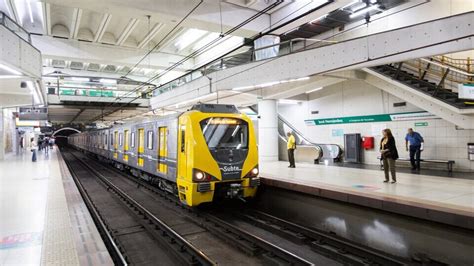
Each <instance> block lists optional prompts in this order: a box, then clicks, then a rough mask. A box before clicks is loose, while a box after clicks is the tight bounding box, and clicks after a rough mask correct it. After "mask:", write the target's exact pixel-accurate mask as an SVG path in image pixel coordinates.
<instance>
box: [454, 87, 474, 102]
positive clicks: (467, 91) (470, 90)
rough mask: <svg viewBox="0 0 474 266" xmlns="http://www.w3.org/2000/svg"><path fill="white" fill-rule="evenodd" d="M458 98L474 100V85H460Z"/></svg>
mask: <svg viewBox="0 0 474 266" xmlns="http://www.w3.org/2000/svg"><path fill="white" fill-rule="evenodd" d="M458 98H459V99H469V100H474V84H459V85H458Z"/></svg>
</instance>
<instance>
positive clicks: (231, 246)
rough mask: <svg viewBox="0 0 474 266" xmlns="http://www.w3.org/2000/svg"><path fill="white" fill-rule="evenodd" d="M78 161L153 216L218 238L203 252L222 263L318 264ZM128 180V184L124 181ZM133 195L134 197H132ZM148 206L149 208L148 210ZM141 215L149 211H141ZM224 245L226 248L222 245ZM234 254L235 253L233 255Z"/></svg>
mask: <svg viewBox="0 0 474 266" xmlns="http://www.w3.org/2000/svg"><path fill="white" fill-rule="evenodd" d="M74 160H77V161H79V162H81V164H82V165H84V166H85V167H87V168H89V171H91V172H93V173H94V176H95V177H96V178H99V179H101V180H103V179H105V180H107V181H105V182H108V186H110V187H111V188H112V187H116V188H118V189H120V190H122V191H127V193H128V194H130V195H128V196H129V197H131V198H132V197H133V198H134V201H135V202H137V203H138V201H140V203H142V202H143V205H142V208H144V209H148V212H149V213H151V214H155V215H157V216H158V215H163V216H168V217H167V220H168V221H169V222H170V223H178V224H179V225H182V224H184V223H185V222H184V221H183V219H184V220H186V221H187V222H188V223H189V224H187V226H185V227H188V228H192V227H193V225H194V227H196V226H199V227H200V228H201V230H205V231H206V232H207V234H208V235H212V237H213V238H214V239H216V238H218V239H220V244H219V243H218V244H215V243H214V244H213V245H211V246H212V249H210V250H206V248H207V246H202V245H201V246H200V247H199V248H202V249H203V251H202V252H203V253H207V254H212V255H211V256H210V257H211V258H212V259H213V260H214V261H216V262H217V263H219V264H244V263H247V264H250V265H252V264H254V265H261V264H268V263H269V262H271V263H272V264H276V265H314V264H313V263H312V262H310V261H307V260H305V259H304V258H302V257H300V256H296V255H295V254H292V253H291V252H288V251H287V250H285V249H282V248H280V247H278V246H277V245H275V244H272V243H270V242H268V241H266V240H264V239H262V238H259V237H257V236H255V235H252V234H251V233H249V232H245V231H243V230H241V229H239V228H237V227H236V226H233V225H231V224H228V223H226V222H225V221H222V220H220V219H218V218H216V217H212V216H210V215H206V214H205V212H200V211H197V210H195V209H190V208H186V207H184V206H183V205H181V204H180V203H179V202H178V201H177V199H176V198H175V197H174V196H173V195H170V194H168V193H166V192H164V191H162V190H159V189H158V188H155V187H153V186H151V185H149V184H148V183H146V182H143V181H142V180H138V179H136V178H134V177H132V176H129V175H126V174H125V173H123V172H121V171H119V170H117V169H114V168H113V167H111V166H108V165H107V166H104V165H103V164H101V163H98V162H97V161H95V160H91V159H90V158H88V157H86V156H83V155H79V156H78V155H75V157H74ZM124 180H126V181H127V182H124ZM126 183H128V184H126ZM131 184H133V185H131ZM144 190H146V191H148V192H149V193H150V194H152V195H153V199H154V201H150V200H149V198H147V195H145V193H143V192H144ZM132 194H134V195H133V196H132ZM148 196H149V195H148ZM138 198H141V199H138ZM128 201H130V200H128ZM127 204H128V202H127ZM145 205H148V206H147V207H145ZM177 206H178V208H177ZM160 207H161V208H163V207H168V208H169V209H168V210H164V209H161V210H159V209H160ZM152 209H153V210H152ZM172 209H174V211H176V210H179V213H180V214H179V215H177V216H176V217H174V216H173V215H174V214H173V212H174V211H172ZM141 213H145V212H144V211H141ZM169 216H173V217H169ZM177 220H180V222H176V221H177ZM183 227H184V226H183ZM198 231H199V230H198ZM178 233H184V234H187V232H186V230H184V232H178ZM198 233H201V232H198ZM193 236H195V234H191V237H189V236H185V237H188V238H190V239H192V240H193V241H194V242H202V241H200V240H199V239H197V240H196V237H195V238H192V237H193ZM207 241H209V240H207ZM222 243H224V244H226V245H222ZM237 249H238V250H240V251H239V253H240V254H235V253H236V252H237V251H236V250H237ZM232 252H233V253H234V254H232ZM234 256H235V257H237V258H238V257H239V256H240V257H241V260H240V261H235V260H233V261H232V260H230V259H233V258H229V257H234ZM229 260H230V261H229ZM321 260H322V261H324V262H325V261H330V260H327V259H325V258H324V257H322V256H321Z"/></svg>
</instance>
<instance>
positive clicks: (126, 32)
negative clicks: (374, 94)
mask: <svg viewBox="0 0 474 266" xmlns="http://www.w3.org/2000/svg"><path fill="white" fill-rule="evenodd" d="M139 22H140V21H139V20H138V19H136V18H131V19H130V21H129V22H128V24H127V26H126V27H125V29H124V30H123V32H122V33H121V34H120V37H119V38H118V40H117V42H116V43H115V44H116V45H122V44H123V43H124V42H125V41H126V40H127V38H128V36H130V34H132V32H133V30H134V29H135V27H136V26H137V25H138V23H139Z"/></svg>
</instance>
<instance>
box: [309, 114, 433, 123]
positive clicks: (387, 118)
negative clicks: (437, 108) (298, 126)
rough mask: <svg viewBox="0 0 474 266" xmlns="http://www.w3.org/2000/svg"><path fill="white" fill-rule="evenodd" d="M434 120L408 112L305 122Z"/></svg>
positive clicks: (430, 117)
mask: <svg viewBox="0 0 474 266" xmlns="http://www.w3.org/2000/svg"><path fill="white" fill-rule="evenodd" d="M434 118H437V117H436V116H435V115H433V114H430V113H428V112H407V113H394V114H375V115H361V116H345V117H334V118H322V119H309V120H305V123H306V124H307V125H314V126H321V125H336V124H351V123H373V122H390V121H404V120H418V119H434ZM424 123H426V122H424Z"/></svg>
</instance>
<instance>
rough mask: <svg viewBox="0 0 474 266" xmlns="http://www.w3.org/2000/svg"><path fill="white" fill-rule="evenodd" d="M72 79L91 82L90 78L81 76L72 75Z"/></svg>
mask: <svg viewBox="0 0 474 266" xmlns="http://www.w3.org/2000/svg"><path fill="white" fill-rule="evenodd" d="M71 80H72V81H78V82H89V81H90V79H89V78H81V77H71Z"/></svg>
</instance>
